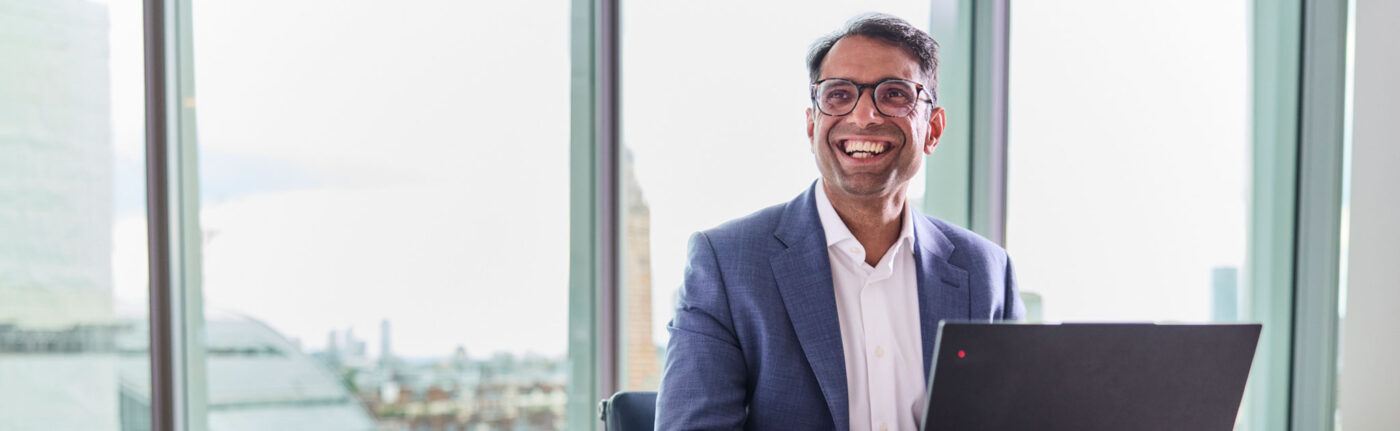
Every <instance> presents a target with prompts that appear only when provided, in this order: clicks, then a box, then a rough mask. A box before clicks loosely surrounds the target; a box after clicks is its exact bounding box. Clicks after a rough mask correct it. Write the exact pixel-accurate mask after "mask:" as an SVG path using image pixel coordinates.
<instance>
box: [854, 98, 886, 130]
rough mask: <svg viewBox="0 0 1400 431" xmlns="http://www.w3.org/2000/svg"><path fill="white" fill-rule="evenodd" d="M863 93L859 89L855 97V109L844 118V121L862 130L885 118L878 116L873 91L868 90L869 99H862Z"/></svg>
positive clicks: (878, 112)
mask: <svg viewBox="0 0 1400 431" xmlns="http://www.w3.org/2000/svg"><path fill="white" fill-rule="evenodd" d="M865 91H866V89H861V92H860V94H859V95H856V107H855V109H853V110H851V114H850V115H847V116H846V120H848V121H851V122H852V123H853V124H854V125H855V126H858V127H860V128H862V129H864V128H867V127H869V126H873V125H876V124H880V123H882V122H884V121H885V116H883V115H880V111H879V110H878V109H877V108H876V107H875V89H874V88H871V89H869V91H870V97H864V96H865Z"/></svg>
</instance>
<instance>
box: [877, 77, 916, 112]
mask: <svg viewBox="0 0 1400 431" xmlns="http://www.w3.org/2000/svg"><path fill="white" fill-rule="evenodd" d="M918 91H919V89H918V88H917V87H915V86H914V83H912V82H908V81H885V82H882V83H880V85H879V86H877V87H875V102H876V103H875V105H876V106H878V107H879V108H880V112H884V113H885V115H889V116H892V117H903V116H906V115H909V113H910V112H912V111H913V110H914V103H915V102H917V101H918V97H919V94H918Z"/></svg>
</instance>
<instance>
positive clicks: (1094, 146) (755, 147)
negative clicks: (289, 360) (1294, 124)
mask: <svg viewBox="0 0 1400 431" xmlns="http://www.w3.org/2000/svg"><path fill="white" fill-rule="evenodd" d="M113 1H114V4H113V5H112V7H113V10H112V17H113V27H112V34H113V38H112V41H113V42H112V43H113V48H112V58H113V61H112V70H113V72H112V73H113V109H114V112H113V123H114V136H115V140H116V145H117V155H118V161H117V165H118V169H119V171H122V172H119V173H118V183H117V187H118V188H119V191H118V197H119V202H118V207H119V212H118V216H119V220H118V222H117V228H116V251H115V253H114V257H113V259H114V264H115V265H116V268H115V277H116V278H117V280H116V286H117V293H118V298H119V300H122V301H123V302H124V303H127V304H141V303H143V301H144V293H143V292H144V288H145V278H144V272H143V271H144V268H145V266H144V253H145V249H144V247H145V246H144V241H145V237H144V219H143V218H142V217H144V215H143V214H141V213H140V208H141V205H140V204H139V199H141V198H142V195H141V194H140V192H139V190H140V188H139V187H141V185H140V182H139V181H140V176H139V169H140V160H141V151H142V150H141V149H142V137H141V129H140V109H141V102H140V97H141V93H140V87H139V82H140V73H141V70H140V67H141V66H140V62H139V59H140V51H139V49H140V21H139V19H140V18H139V2H134V1H117V0H113ZM1187 3H1189V4H1181V5H1178V4H1177V3H1171V4H1157V3H1154V4H1153V7H1152V8H1150V9H1148V8H1142V10H1137V9H1138V8H1135V7H1129V6H1127V5H1122V4H1120V2H1112V1H1106V0H1103V1H1088V0H1084V1H1074V2H1069V1H1064V2H1053V4H1051V3H1048V2H1047V3H1032V2H1027V3H1017V9H1016V10H1015V11H1014V13H1013V25H1014V28H1015V31H1014V32H1013V36H1012V43H1013V47H1012V50H1013V51H1012V52H1013V57H1012V59H1013V61H1012V63H1011V64H1012V70H1011V71H1012V80H1011V86H1012V95H1013V96H1012V100H1011V102H1012V103H1011V115H1012V119H1013V120H1012V122H1011V129H1010V136H1011V148H1012V150H1011V151H1012V154H1011V177H1010V193H1011V203H1010V204H1009V206H1010V210H1011V219H1010V225H1009V227H1008V229H1009V232H1010V236H1011V237H1010V239H1009V247H1010V249H1011V252H1012V255H1013V258H1014V259H1015V261H1016V263H1017V268H1018V270H1019V272H1020V275H1021V282H1022V285H1023V287H1024V288H1025V289H1027V290H1029V291H1037V292H1040V293H1042V294H1044V295H1045V296H1046V304H1047V306H1046V307H1047V308H1046V317H1047V318H1049V319H1074V320H1083V319H1095V318H1098V319H1133V320H1161V319H1172V320H1200V319H1206V318H1208V314H1207V313H1208V311H1209V296H1208V293H1209V271H1210V269H1211V268H1213V267H1216V266H1222V265H1225V266H1228V265H1239V264H1240V262H1242V259H1243V246H1244V238H1243V223H1244V202H1245V198H1247V192H1248V189H1247V187H1245V186H1246V184H1247V183H1246V182H1245V181H1246V179H1247V178H1248V163H1247V158H1246V156H1247V154H1248V153H1247V149H1248V129H1247V126H1248V110H1247V108H1248V101H1249V99H1248V92H1247V90H1248V86H1247V85H1246V84H1247V83H1248V68H1247V67H1248V63H1247V61H1248V40H1247V36H1248V28H1247V27H1246V24H1247V15H1246V13H1247V11H1246V9H1245V6H1246V5H1245V4H1244V2H1207V1H1196V2H1187ZM1222 3H1224V4H1222ZM1236 3H1238V4H1236ZM1133 4H1134V5H1142V4H1138V3H1133ZM484 8H491V9H490V10H485V9H484ZM870 10H877V11H884V12H889V13H893V14H895V15H898V16H902V17H904V18H906V19H908V20H910V21H911V22H914V23H916V24H918V25H920V26H923V27H926V26H927V23H928V21H929V19H928V17H929V13H930V11H929V3H928V2H926V1H883V2H837V1H816V2H813V1H804V2H792V3H784V2H740V1H736V0H726V1H678V2H625V4H624V7H623V9H622V21H623V40H622V52H623V57H622V91H623V99H622V109H623V111H622V115H623V116H622V139H623V143H624V145H626V146H627V147H628V148H629V149H630V150H631V151H632V154H633V156H634V157H635V161H636V169H637V177H638V179H639V182H640V183H641V187H642V190H643V193H644V194H645V197H646V199H647V201H648V203H649V205H650V208H651V234H652V238H651V252H652V259H651V264H652V268H651V270H652V275H653V277H652V283H653V291H654V293H653V318H654V322H653V328H654V331H655V334H654V335H655V336H654V338H655V339H656V340H657V341H658V342H659V343H664V340H665V333H664V329H663V328H664V324H665V321H666V320H667V319H668V318H669V316H670V314H671V310H670V305H669V304H670V301H671V299H672V295H673V292H674V291H675V289H676V287H677V286H679V283H680V280H681V274H682V270H683V268H684V265H685V262H684V256H685V240H686V238H687V237H688V236H689V234H690V233H691V232H694V231H696V230H701V229H705V228H709V227H712V226H714V225H717V224H719V223H721V222H723V221H725V220H728V219H732V218H735V217H739V216H742V215H745V214H748V213H750V212H752V211H755V210H757V209H760V208H762V207H765V206H768V205H772V204H777V203H781V202H785V201H787V200H789V199H791V198H792V197H794V196H796V195H797V194H798V193H800V192H801V191H802V189H803V188H804V187H806V186H807V185H808V184H810V183H811V181H812V180H814V179H815V178H816V169H815V168H814V165H813V162H812V158H811V154H810V152H809V150H808V147H807V143H806V137H805V129H804V120H803V110H804V109H805V108H806V107H807V105H808V101H807V90H806V84H807V81H806V71H805V69H804V64H803V60H804V56H805V53H806V49H807V47H808V46H809V45H810V44H811V42H812V41H813V40H815V39H816V38H817V37H819V36H821V35H823V34H826V33H828V32H830V31H832V30H834V29H835V28H837V27H838V26H839V25H840V24H841V23H842V22H843V21H845V19H847V18H849V17H850V16H853V15H855V14H856V13H859V12H863V11H870ZM271 12H275V13H271ZM568 14H569V11H568V2H567V1H563V0H553V1H537V0H532V1H518V2H485V3H484V2H457V1H419V2H409V3H403V2H398V3H392V4H390V3H384V2H375V1H368V0H357V1H345V2H336V3H333V4H330V3H324V2H314V1H271V0H263V1H240V2H218V1H199V0H196V1H195V2H194V24H195V29H196V30H195V36H196V39H195V59H196V63H195V66H196V83H197V88H196V92H197V107H198V121H199V125H198V132H199V144H200V156H201V163H200V169H201V181H202V184H201V194H202V198H203V206H202V208H203V209H202V212H201V223H202V224H203V226H204V229H205V231H206V240H207V244H206V248H205V255H204V278H205V286H204V287H205V294H206V295H205V299H206V303H207V305H208V306H209V307H212V308H218V309H223V310H230V311H234V312H238V313H242V314H246V315H249V316H252V317H255V318H258V319H260V320H263V321H265V322H267V323H268V324H270V325H271V326H272V327H274V328H276V329H278V330H279V331H281V332H283V333H284V334H286V335H288V336H289V337H293V338H298V339H300V340H302V342H303V344H304V345H306V346H307V347H309V348H313V349H314V348H319V347H320V346H323V345H324V343H325V338H326V334H327V333H328V332H329V331H331V330H336V329H341V330H343V329H345V328H348V327H354V328H355V331H356V333H357V334H358V335H359V336H361V337H363V338H367V339H368V341H369V344H370V351H371V352H376V351H377V344H378V328H379V326H378V324H379V321H380V320H381V319H390V320H391V321H392V322H393V325H394V328H393V330H394V349H395V351H396V352H398V353H400V354H404V355H409V356H443V355H447V354H450V353H451V351H452V349H454V348H455V347H456V346H457V345H465V346H466V347H467V349H468V351H469V352H471V353H472V355H473V356H484V355H486V354H489V353H490V352H495V351H514V352H522V353H523V352H536V353H542V354H562V353H564V352H565V351H566V348H567V344H566V341H567V340H566V338H565V337H566V335H567V304H568V297H567V294H568V292H567V286H568V229H569V199H568V198H569V196H568V180H569V171H568V168H569V166H568V151H569V129H568V127H569V99H568V94H569V45H568V20H569V16H568ZM1188 23H1189V24H1188ZM1188 25H1189V26H1190V27H1191V28H1192V29H1193V31H1191V32H1185V31H1182V27H1183V26H1188ZM1105 34H1113V35H1116V36H1117V37H1104V35H1105ZM133 59H135V60H134V61H133ZM945 67H956V65H946V64H945ZM133 83H135V84H136V85H137V86H135V87H133ZM950 115H959V113H951V114H950ZM934 157H937V153H935V156H934ZM123 172H125V173H123ZM123 178H126V179H123ZM922 182H923V180H922V177H920V178H919V179H916V180H915V183H916V186H915V187H914V190H912V191H911V193H912V194H913V195H914V196H915V197H921V196H922V195H923V187H922ZM122 190H127V191H126V192H125V193H126V194H123V193H124V192H123V191H122ZM133 190H134V192H133ZM123 196H126V197H123ZM123 202H126V203H123ZM131 202H137V204H135V205H132V204H131ZM124 205H126V207H125V208H128V209H127V210H124V211H123V210H120V209H121V208H124ZM1085 227H1092V228H1093V229H1085ZM1149 244H1150V245H1149ZM1127 250H1131V252H1128V251H1127ZM1102 262H1112V263H1113V264H1112V265H1103V264H1098V263H1102ZM1108 267H1111V268H1115V269H1112V270H1106V269H1105V268H1108Z"/></svg>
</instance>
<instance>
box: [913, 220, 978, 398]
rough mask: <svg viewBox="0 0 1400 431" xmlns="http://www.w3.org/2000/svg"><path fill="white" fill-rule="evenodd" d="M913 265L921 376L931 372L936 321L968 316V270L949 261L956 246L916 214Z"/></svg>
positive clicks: (959, 318) (936, 336)
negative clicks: (921, 347)
mask: <svg viewBox="0 0 1400 431" xmlns="http://www.w3.org/2000/svg"><path fill="white" fill-rule="evenodd" d="M914 242H915V243H916V244H915V245H916V247H914V262H915V265H914V268H915V271H917V274H915V276H916V277H917V279H918V281H919V332H920V335H921V337H920V339H921V340H922V341H923V350H924V352H923V353H924V378H925V380H927V378H928V375H929V374H930V373H932V372H933V370H931V369H929V366H930V365H931V364H932V363H933V348H934V346H935V344H936V343H937V342H938V322H939V321H940V320H944V319H948V320H967V319H970V318H971V317H972V299H971V296H970V294H969V292H968V287H967V286H968V272H967V270H966V269H964V268H963V267H962V266H960V265H958V264H955V263H953V261H952V259H953V257H954V256H953V253H954V251H956V247H955V246H954V245H953V242H952V241H951V240H949V239H948V236H947V235H945V234H944V233H943V230H941V229H939V228H938V226H937V225H935V224H933V221H931V220H930V219H929V218H928V217H925V216H924V215H922V214H920V215H917V216H915V217H914Z"/></svg>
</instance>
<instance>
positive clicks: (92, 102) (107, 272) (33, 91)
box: [0, 0, 135, 430]
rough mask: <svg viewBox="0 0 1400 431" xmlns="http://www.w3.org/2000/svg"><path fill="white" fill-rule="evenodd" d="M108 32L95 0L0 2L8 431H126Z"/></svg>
mask: <svg viewBox="0 0 1400 431" xmlns="http://www.w3.org/2000/svg"><path fill="white" fill-rule="evenodd" d="M108 28H109V24H108V10H107V6H106V5H105V4H104V3H100V2H92V1H86V0H53V1H27V2H9V1H6V2H0V29H3V30H0V33H3V37H0V39H3V43H0V65H2V66H0V388H3V389H0V418H4V427H5V429H7V430H9V429H13V430H88V429H101V430H113V429H123V428H129V427H127V426H126V425H128V424H127V423H126V422H125V421H124V420H123V419H124V418H123V413H124V412H126V411H128V409H125V408H124V407H126V404H124V403H123V401H125V399H123V398H122V396H121V395H122V393H123V389H124V386H125V385H126V384H127V383H128V382H125V381H122V379H121V377H120V375H119V373H118V368H119V362H120V361H119V355H118V353H117V352H116V349H115V348H114V347H113V346H114V338H115V333H116V331H117V330H118V326H119V323H118V322H117V321H116V318H115V313H114V308H113V301H112V268H111V262H112V231H113V229H112V225H113V213H114V210H113V193H114V191H113V188H112V177H113V174H112V172H113V164H114V163H113V149H112V139H111V118H112V116H111V112H110V111H111V108H110V105H111V102H110V98H111V91H110V87H111V75H110V73H109V69H110V68H109V65H108V51H109V50H110V43H109V40H108V39H109V38H108ZM131 411H135V410H131ZM74 412H82V414H73V413H74Z"/></svg>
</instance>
